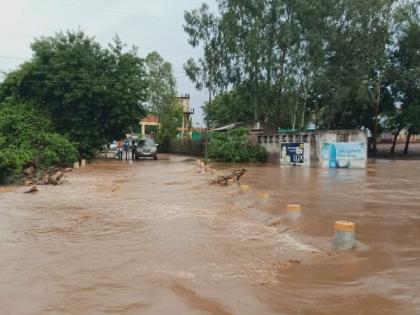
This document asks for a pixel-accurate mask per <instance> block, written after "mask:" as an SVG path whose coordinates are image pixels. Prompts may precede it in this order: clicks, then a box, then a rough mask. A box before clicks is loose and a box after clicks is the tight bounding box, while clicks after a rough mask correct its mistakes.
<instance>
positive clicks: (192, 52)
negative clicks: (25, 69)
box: [0, 30, 202, 59]
mask: <svg viewBox="0 0 420 315" xmlns="http://www.w3.org/2000/svg"><path fill="white" fill-rule="evenodd" d="M0 33H2V34H10V35H18V36H27V37H31V38H35V37H42V35H35V34H29V33H20V32H9V31H4V30H0ZM134 46H135V47H137V48H139V49H142V50H146V49H148V50H150V51H158V52H166V53H170V54H185V55H197V56H198V55H200V56H201V55H202V54H201V53H200V52H198V51H194V50H178V49H171V48H156V47H148V46H143V45H134ZM0 57H2V56H0ZM9 58H11V59H24V58H15V57H9Z"/></svg>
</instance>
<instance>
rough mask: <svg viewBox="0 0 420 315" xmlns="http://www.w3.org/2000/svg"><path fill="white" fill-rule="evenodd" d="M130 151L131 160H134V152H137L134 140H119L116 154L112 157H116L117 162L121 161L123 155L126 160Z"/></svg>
mask: <svg viewBox="0 0 420 315" xmlns="http://www.w3.org/2000/svg"><path fill="white" fill-rule="evenodd" d="M130 149H131V159H132V160H134V159H135V158H136V152H137V143H136V141H135V140H132V141H131V145H130V141H128V139H125V140H119V141H118V142H117V152H116V153H115V155H114V158H115V157H118V159H119V160H122V159H123V155H124V153H125V159H126V160H128V152H129V151H130Z"/></svg>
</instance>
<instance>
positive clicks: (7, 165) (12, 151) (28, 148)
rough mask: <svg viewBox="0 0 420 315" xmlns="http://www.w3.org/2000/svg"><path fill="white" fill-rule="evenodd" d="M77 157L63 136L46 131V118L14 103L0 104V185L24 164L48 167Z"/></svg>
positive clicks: (16, 102) (33, 110)
mask: <svg viewBox="0 0 420 315" xmlns="http://www.w3.org/2000/svg"><path fill="white" fill-rule="evenodd" d="M77 157H78V153H77V150H76V148H75V147H74V145H73V144H72V143H71V142H70V141H69V140H67V138H66V137H65V136H63V135H60V134H57V133H54V132H51V131H50V122H49V119H48V117H47V115H44V114H42V113H40V112H39V110H36V109H34V107H33V106H31V105H30V104H25V103H22V102H18V101H16V100H8V101H6V102H3V103H0V182H3V183H4V182H7V181H9V180H11V179H13V177H14V176H16V175H17V174H19V173H20V172H21V171H22V168H23V167H24V165H25V164H27V163H28V162H32V163H34V164H35V165H37V166H38V167H49V166H53V165H56V164H70V163H73V162H74V161H75V160H76V159H77Z"/></svg>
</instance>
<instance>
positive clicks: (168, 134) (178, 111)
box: [157, 101, 183, 150]
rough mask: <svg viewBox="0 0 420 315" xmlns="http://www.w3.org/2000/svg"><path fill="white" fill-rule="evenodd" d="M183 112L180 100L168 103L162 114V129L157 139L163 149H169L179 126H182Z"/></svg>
mask: <svg viewBox="0 0 420 315" xmlns="http://www.w3.org/2000/svg"><path fill="white" fill-rule="evenodd" d="M182 119H183V112H182V108H181V106H180V105H179V103H178V102H176V101H175V102H172V103H167V104H166V106H165V108H163V109H162V114H161V116H160V120H159V122H160V129H159V132H158V134H157V141H158V142H159V144H160V145H161V147H162V150H167V149H168V148H169V144H170V142H171V140H172V139H174V138H176V136H177V134H178V128H179V127H180V126H182Z"/></svg>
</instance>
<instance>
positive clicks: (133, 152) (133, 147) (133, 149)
mask: <svg viewBox="0 0 420 315" xmlns="http://www.w3.org/2000/svg"><path fill="white" fill-rule="evenodd" d="M136 152H137V143H136V141H135V140H134V139H133V141H131V159H132V160H134V159H135V158H136Z"/></svg>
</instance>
